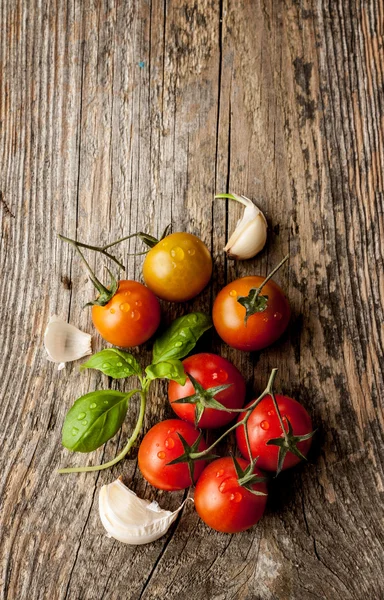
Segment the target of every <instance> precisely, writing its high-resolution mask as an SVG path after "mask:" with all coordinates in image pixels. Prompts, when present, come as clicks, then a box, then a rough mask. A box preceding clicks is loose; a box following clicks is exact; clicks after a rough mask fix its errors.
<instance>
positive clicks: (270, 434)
mask: <svg viewBox="0 0 384 600" xmlns="http://www.w3.org/2000/svg"><path fill="white" fill-rule="evenodd" d="M274 397H275V400H276V403H277V407H278V410H279V412H280V418H281V421H280V418H279V415H278V413H277V412H276V406H275V404H274V402H273V398H272V396H266V397H265V398H264V399H263V400H262V401H261V402H260V403H259V404H258V405H257V406H256V407H255V408H254V409H253V410H252V412H251V414H250V416H249V418H248V421H247V432H248V438H249V444H250V449H251V454H252V458H255V457H258V459H257V466H258V467H260V468H261V469H264V470H265V471H275V472H276V473H279V472H280V471H282V470H285V469H289V468H291V467H294V466H295V465H297V464H298V463H299V462H300V461H301V460H303V459H305V457H306V456H307V454H308V452H309V449H310V447H311V442H312V436H313V434H314V431H312V422H311V418H310V416H309V414H308V412H307V411H306V410H305V408H304V406H302V404H299V402H297V401H296V400H294V399H293V398H289V397H288V396H283V395H280V394H276V395H275V396H274ZM252 402H253V401H252ZM252 402H250V403H249V404H248V405H246V406H245V408H247V406H249V405H251V404H252ZM245 414H246V413H245V412H244V413H241V414H240V415H239V418H238V420H239V421H241V420H242V419H243V418H244V416H245ZM281 422H282V424H283V426H284V432H283V428H282V426H281ZM236 441H237V445H238V448H239V450H240V452H241V454H242V455H243V456H244V458H246V459H248V460H249V458H250V457H249V452H248V448H247V442H246V436H245V429H244V425H240V426H239V427H237V429H236Z"/></svg>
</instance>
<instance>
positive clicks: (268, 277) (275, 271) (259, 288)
mask: <svg viewBox="0 0 384 600" xmlns="http://www.w3.org/2000/svg"><path fill="white" fill-rule="evenodd" d="M288 259H289V254H287V255H286V256H285V257H284V258H283V260H282V261H280V262H279V264H278V265H277V267H275V268H274V269H272V271H271V272H270V273H269V275H267V277H266V278H265V279H264V281H263V283H262V284H261V285H260V287H258V288H257V290H256V296H258V295H259V294H260V292H261V290H262V289H263V287H264V286H265V284H266V283H268V281H269V280H270V279H272V277H273V276H274V274H275V273H277V271H278V270H279V269H280V267H282V266H283V264H284V263H285V262H287V260H288Z"/></svg>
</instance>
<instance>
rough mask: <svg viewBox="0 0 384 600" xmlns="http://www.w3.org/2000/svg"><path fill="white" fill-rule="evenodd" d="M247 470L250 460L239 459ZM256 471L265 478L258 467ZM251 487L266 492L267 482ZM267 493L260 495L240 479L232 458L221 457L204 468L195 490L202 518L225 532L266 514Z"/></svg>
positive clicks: (214, 527)
mask: <svg viewBox="0 0 384 600" xmlns="http://www.w3.org/2000/svg"><path fill="white" fill-rule="evenodd" d="M237 462H238V463H239V465H240V467H241V468H242V469H243V470H244V469H245V468H246V467H247V465H248V463H247V462H246V461H245V460H244V459H242V458H238V459H237ZM253 473H254V474H255V475H257V476H259V477H262V472H261V471H259V470H258V469H257V468H256V467H255V468H254V470H253ZM251 487H252V489H253V490H257V491H258V492H262V493H263V494H266V493H267V486H266V483H265V482H264V481H262V482H259V483H255V484H252V486H251ZM266 502H267V496H257V495H255V494H252V492H251V491H249V490H248V489H246V488H245V487H242V486H241V485H240V484H239V482H238V477H237V474H236V469H235V466H234V463H233V459H232V458H229V457H226V458H219V459H218V460H215V461H213V462H212V463H211V464H210V465H208V467H206V468H205V469H204V471H203V472H202V474H201V475H200V477H199V480H198V482H197V484H196V489H195V508H196V510H197V512H198V514H199V516H200V517H201V518H202V519H203V521H204V522H205V523H206V524H207V525H209V527H212V529H216V530H217V531H222V532H224V533H237V532H238V531H245V530H246V529H249V528H250V527H252V526H253V525H255V524H256V523H257V522H258V521H259V520H260V519H261V517H262V516H263V513H264V509H265V505H266Z"/></svg>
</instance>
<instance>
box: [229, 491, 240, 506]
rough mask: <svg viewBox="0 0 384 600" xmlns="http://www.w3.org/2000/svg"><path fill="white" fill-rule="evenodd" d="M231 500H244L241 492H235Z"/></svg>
mask: <svg viewBox="0 0 384 600" xmlns="http://www.w3.org/2000/svg"><path fill="white" fill-rule="evenodd" d="M230 499H231V500H233V502H237V503H238V502H241V501H242V499H243V495H242V494H241V493H240V492H235V493H234V494H231V497H230Z"/></svg>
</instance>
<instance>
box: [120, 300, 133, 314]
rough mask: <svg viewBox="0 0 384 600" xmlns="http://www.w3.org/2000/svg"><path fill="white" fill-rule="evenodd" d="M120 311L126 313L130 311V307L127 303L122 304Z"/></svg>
mask: <svg viewBox="0 0 384 600" xmlns="http://www.w3.org/2000/svg"><path fill="white" fill-rule="evenodd" d="M120 310H121V311H123V312H125V313H127V312H128V311H130V310H131V305H130V304H128V302H123V303H122V304H120Z"/></svg>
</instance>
